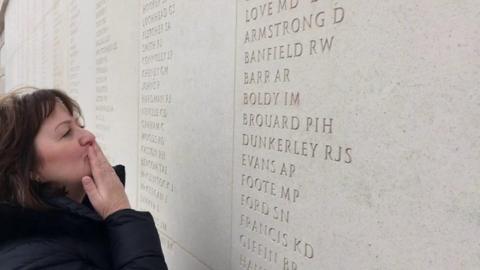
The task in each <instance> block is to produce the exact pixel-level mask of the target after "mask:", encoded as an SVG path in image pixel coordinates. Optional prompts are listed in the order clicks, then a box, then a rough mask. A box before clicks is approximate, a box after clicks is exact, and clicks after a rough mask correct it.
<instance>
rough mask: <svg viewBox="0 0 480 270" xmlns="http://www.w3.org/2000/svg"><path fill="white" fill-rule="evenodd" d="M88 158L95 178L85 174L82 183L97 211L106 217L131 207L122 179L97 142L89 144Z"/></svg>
mask: <svg viewBox="0 0 480 270" xmlns="http://www.w3.org/2000/svg"><path fill="white" fill-rule="evenodd" d="M88 160H89V162H90V168H91V170H92V176H93V179H92V177H90V176H84V177H83V178H82V184H83V188H84V189H85V193H87V196H88V198H89V199H90V202H91V203H92V205H93V207H94V208H95V210H96V211H97V213H98V214H99V215H100V216H101V217H102V218H103V219H106V218H107V217H108V216H109V215H111V214H113V213H114V212H116V211H118V210H122V209H127V208H130V203H129V202H128V198H127V194H126V193H125V190H124V188H123V185H122V183H121V182H120V179H119V178H118V176H117V174H116V173H115V171H114V170H113V168H112V166H111V165H110V163H109V162H108V160H107V158H106V157H105V155H104V154H103V152H102V150H100V147H99V146H98V144H97V143H96V142H94V143H93V145H91V146H88Z"/></svg>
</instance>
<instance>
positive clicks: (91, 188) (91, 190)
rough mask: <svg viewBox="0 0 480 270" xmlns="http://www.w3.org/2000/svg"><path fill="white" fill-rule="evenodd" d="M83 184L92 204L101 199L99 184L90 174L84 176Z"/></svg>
mask: <svg viewBox="0 0 480 270" xmlns="http://www.w3.org/2000/svg"><path fill="white" fill-rule="evenodd" d="M82 185H83V189H84V190H85V193H87V196H88V198H89V199H90V202H91V203H92V204H95V203H97V202H98V201H99V200H100V199H101V196H100V193H99V192H98V189H97V185H95V182H94V181H93V179H92V178H91V177H90V176H84V177H83V178H82Z"/></svg>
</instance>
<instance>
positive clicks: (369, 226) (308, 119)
mask: <svg viewBox="0 0 480 270" xmlns="http://www.w3.org/2000/svg"><path fill="white" fill-rule="evenodd" d="M478 14H480V4H478V3H477V2H475V1H471V0H460V1H433V0H429V1H423V2H418V1H414V0H406V1H378V0H372V1H356V2H355V1H346V0H340V1H329V0H326V1H318V0H308V1H307V0H305V1H302V0H237V1H210V0H209V1H186V0H143V1H133V0H128V1H113V0H97V1H79V0H77V1H75V0H69V1H60V0H44V1H33V0H32V1H27V0H25V1H10V3H9V5H8V6H7V10H6V13H5V32H4V35H5V46H4V47H3V49H2V51H1V59H2V65H4V67H5V73H6V89H14V88H17V87H21V86H24V85H34V86H38V87H56V88H61V89H64V90H65V91H67V92H68V93H69V94H70V95H71V96H72V97H74V98H75V99H77V100H78V101H79V103H80V105H81V107H82V109H83V111H84V116H85V120H86V124H87V128H89V129H90V130H92V131H93V132H94V133H95V135H96V137H97V140H98V141H99V143H100V144H101V146H102V148H103V149H104V151H105V152H106V154H107V156H108V157H109V159H110V161H111V163H113V164H118V163H122V164H124V165H125V166H126V169H127V185H126V190H127V194H128V196H129V198H130V200H131V202H132V204H133V205H134V206H135V208H137V209H140V210H147V211H150V212H151V213H152V215H153V216H154V218H155V222H156V225H157V228H158V232H159V235H160V238H161V240H162V245H163V248H164V251H165V256H166V260H167V263H168V265H169V266H170V268H171V269H179V270H190V269H205V270H225V269H232V270H273V269H281V270H317V269H477V268H478V267H480V257H479V256H478V253H479V252H480V246H479V242H478V240H477V237H476V236H477V235H478V234H479V233H480V226H479V224H480V219H479V208H480V190H479V188H480V185H479V180H480V151H479V149H480V137H479V135H478V134H480V120H479V119H480V94H479V91H478V88H479V85H480V79H479V78H480V74H479V73H480V65H479V63H480V49H479V48H480V26H479V24H478V20H479V15H478Z"/></svg>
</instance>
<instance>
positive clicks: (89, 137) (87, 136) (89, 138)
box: [80, 129, 95, 146]
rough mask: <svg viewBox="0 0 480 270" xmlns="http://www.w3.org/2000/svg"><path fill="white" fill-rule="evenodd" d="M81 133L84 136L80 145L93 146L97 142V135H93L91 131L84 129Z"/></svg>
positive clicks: (81, 137)
mask: <svg viewBox="0 0 480 270" xmlns="http://www.w3.org/2000/svg"><path fill="white" fill-rule="evenodd" d="M81 132H82V135H81V136H80V145H82V146H87V145H93V143H94V142H95V135H93V134H92V133H91V132H90V131H88V130H86V129H82V130H81Z"/></svg>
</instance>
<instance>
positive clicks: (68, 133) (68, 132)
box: [63, 129, 72, 137]
mask: <svg viewBox="0 0 480 270" xmlns="http://www.w3.org/2000/svg"><path fill="white" fill-rule="evenodd" d="M71 131H72V130H71V129H69V130H68V131H67V132H65V134H63V137H67V136H68V135H70V132H71Z"/></svg>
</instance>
